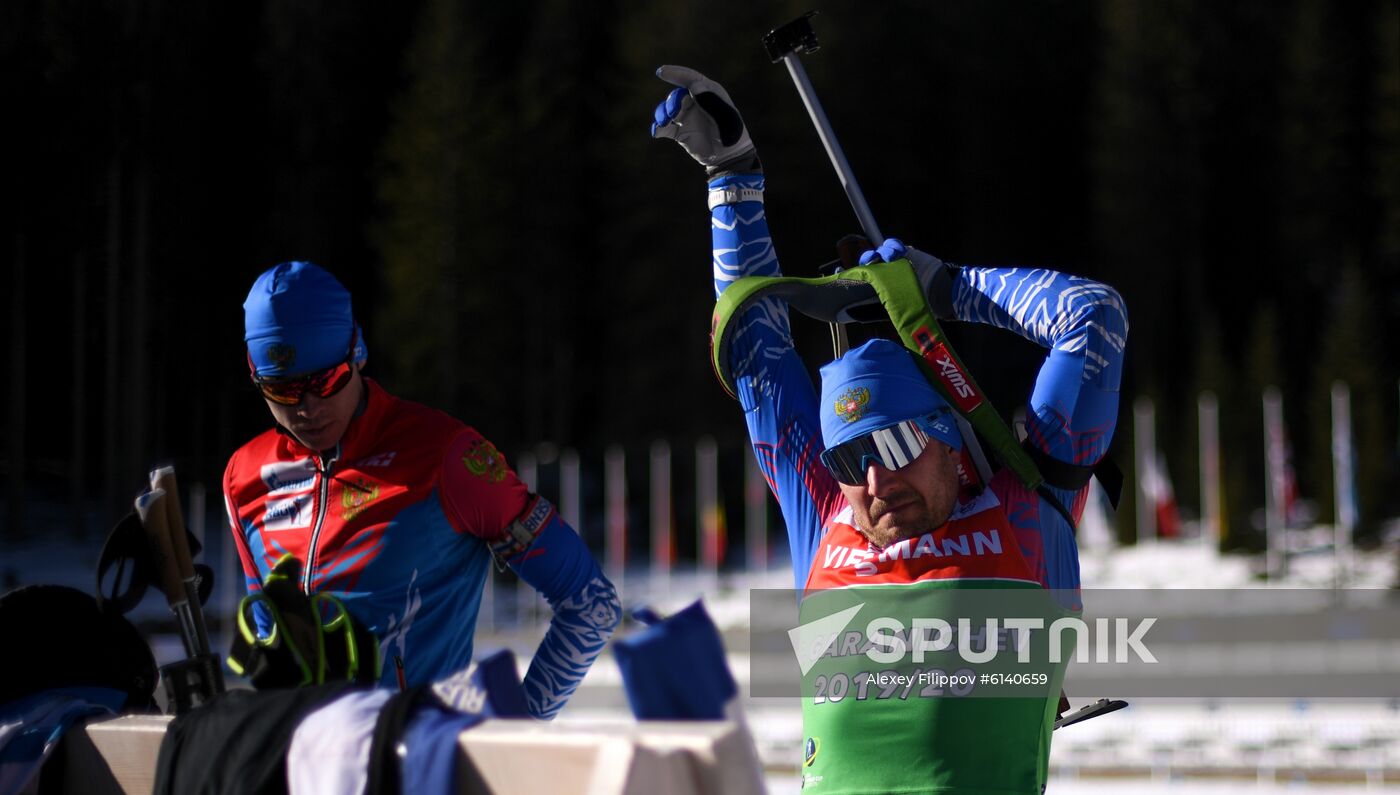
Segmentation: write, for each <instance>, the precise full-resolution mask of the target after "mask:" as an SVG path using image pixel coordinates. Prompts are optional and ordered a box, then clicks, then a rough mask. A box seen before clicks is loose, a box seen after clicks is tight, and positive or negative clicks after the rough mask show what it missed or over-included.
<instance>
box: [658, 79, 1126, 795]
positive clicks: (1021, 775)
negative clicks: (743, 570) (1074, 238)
mask: <svg viewBox="0 0 1400 795" xmlns="http://www.w3.org/2000/svg"><path fill="white" fill-rule="evenodd" d="M658 76H659V77H661V78H662V79H663V80H666V81H667V82H670V83H672V84H674V85H676V86H678V88H676V89H675V90H674V91H672V92H671V93H670V95H668V96H667V97H666V99H665V100H664V101H663V102H662V103H661V104H660V105H659V106H658V107H657V109H656V113H655V116H654V122H653V124H652V135H653V136H654V137H668V138H673V139H675V140H676V141H677V142H678V143H679V144H680V145H681V146H682V147H683V148H685V149H686V151H687V152H688V153H689V154H691V156H692V157H694V158H695V159H696V160H697V161H698V162H700V163H701V164H702V165H704V166H706V169H707V175H708V176H709V178H710V179H709V181H708V189H709V193H708V195H709V206H710V212H711V237H712V265H713V275H714V287H715V294H716V296H718V295H720V294H721V293H722V292H723V291H724V290H725V288H726V287H728V286H729V285H730V284H733V283H734V281H735V280H737V279H739V278H742V277H745V276H755V275H757V276H777V275H780V273H781V272H780V269H779V266H778V258H777V255H776V253H775V252H774V250H773V245H772V238H771V237H770V235H769V232H768V228H767V222H766V220H765V216H764V205H763V190H764V177H763V174H762V169H761V166H760V164H759V161H758V158H757V155H756V153H755V149H754V146H753V143H752V140H751V139H750V137H749V133H748V131H747V129H746V128H745V127H744V125H743V122H742V119H741V118H740V117H739V114H738V112H737V111H736V110H735V109H734V108H733V105H732V102H731V101H730V98H729V95H728V93H727V92H726V91H725V90H724V88H723V87H721V86H720V85H719V84H717V83H715V82H714V81H711V80H709V79H708V78H706V77H705V76H704V75H701V74H699V73H698V72H695V71H693V70H690V69H686V68H684V67H672V66H668V67H662V68H661V69H660V70H658ZM891 243H895V241H890V242H889V243H887V244H886V246H882V248H881V253H882V254H888V256H886V257H885V258H887V259H893V258H894V257H895V256H903V255H905V254H910V258H911V259H913V258H914V255H917V256H920V257H923V258H924V262H925V263H932V264H931V265H930V266H929V267H935V268H937V269H940V270H941V269H946V274H945V275H944V276H943V277H942V278H940V279H938V280H933V281H931V282H930V284H931V285H933V288H932V289H933V290H936V291H937V294H935V293H933V292H931V293H930V295H929V304H930V306H932V307H934V308H935V309H940V308H941V309H942V310H943V311H940V316H941V317H944V318H948V319H956V320H960V321H964V322H975V323H986V324H990V325H994V326H997V327H999V328H1003V329H1007V330H1009V331H1013V332H1015V333H1017V334H1019V335H1020V336H1022V337H1024V338H1026V339H1029V340H1032V341H1033V342H1036V343H1038V344H1039V345H1041V346H1043V347H1045V348H1048V349H1049V353H1048V355H1047V356H1046V359H1045V361H1044V363H1043V364H1042V365H1041V368H1040V372H1039V375H1038V377H1037V379H1036V383H1035V387H1034V389H1033V391H1032V393H1031V395H1030V399H1029V401H1028V404H1027V407H1026V410H1027V412H1026V432H1027V437H1028V438H1027V443H1028V444H1029V445H1030V446H1032V447H1033V448H1034V450H1035V451H1037V452H1038V453H1039V454H1041V455H1043V456H1045V457H1048V458H1049V459H1053V460H1054V461H1058V462H1062V463H1064V464H1069V465H1073V466H1076V467H1081V468H1088V467H1092V466H1093V465H1094V464H1096V463H1097V462H1098V461H1099V460H1100V459H1101V458H1102V457H1103V455H1104V454H1105V452H1106V451H1107V449H1108V445H1109V443H1110V441H1111V440H1112V436H1113V430H1114V427H1115V424H1116V419H1117V411H1118V385H1119V380H1120V375H1121V370H1122V359H1123V347H1124V343H1125V340H1126V337H1127V316H1126V312H1125V310H1124V307H1123V303H1122V301H1121V299H1120V298H1119V296H1118V294H1117V293H1116V292H1115V291H1114V290H1113V289H1112V288H1111V287H1108V286H1106V285H1103V284H1100V283H1097V282H1094V281H1091V280H1088V279H1083V278H1079V277H1074V276H1069V275H1066V274H1062V273H1057V272H1054V271H1049V270H1044V269H1029V268H978V267H962V268H958V267H955V266H951V265H945V264H944V263H941V262H938V261H937V260H934V259H933V258H931V257H928V256H927V255H923V254H920V253H918V252H912V251H909V250H906V249H904V248H903V247H902V245H893V246H891V245H890V244H891ZM886 249H889V251H888V252H887V251H886ZM739 322H740V323H741V327H740V328H739V329H738V330H737V331H736V332H734V333H733V335H732V337H731V338H730V339H731V342H730V344H729V367H730V371H731V372H730V375H731V376H732V377H733V380H734V386H735V392H736V394H737V397H738V399H739V402H740V404H741V406H742V407H743V410H744V416H745V419H746V421H747V424H748V429H749V436H750V439H751V441H752V444H753V450H754V454H755V456H756V457H757V459H758V462H759V465H760V467H761V469H762V471H763V473H764V476H765V477H766V479H767V481H768V485H769V487H770V488H771V489H772V491H773V493H774V495H775V496H776V497H777V499H778V501H779V503H780V506H781V508H782V513H783V518H784V520H785V523H786V525H787V533H788V542H789V549H790V551H791V554H792V562H793V574H794V586H795V587H796V588H797V589H798V590H799V591H800V592H801V593H802V601H801V607H800V613H801V620H802V622H803V623H804V624H806V623H808V622H810V621H813V620H817V619H820V618H822V617H824V616H829V615H832V614H833V613H834V612H835V611H837V610H839V609H842V608H844V607H846V606H847V605H850V604H852V603H854V602H859V601H862V600H866V598H867V596H874V595H876V594H878V595H879V601H880V605H881V609H888V608H891V607H894V608H896V609H897V608H898V606H899V605H900V604H907V605H908V606H909V609H911V610H914V611H918V610H921V609H923V607H920V606H919V605H927V604H928V602H927V601H926V600H927V599H928V598H929V596H930V595H933V596H943V597H952V598H962V597H963V596H965V595H966V594H969V593H972V592H975V591H978V590H985V589H996V590H998V591H999V592H1005V593H1008V594H1015V593H1017V592H1026V593H1032V594H1034V593H1043V592H1044V589H1054V591H1053V593H1055V594H1056V595H1060V596H1063V595H1065V594H1069V597H1068V598H1061V599H1059V603H1058V604H1056V605H1054V606H1052V608H1051V612H1053V611H1054V610H1062V611H1073V610H1076V609H1078V604H1077V594H1078V589H1079V560H1078V550H1077V548H1076V546H1075V541H1074V531H1073V528H1072V527H1071V526H1070V524H1069V523H1068V522H1067V521H1066V519H1065V518H1064V517H1063V516H1062V515H1061V513H1060V512H1059V511H1058V510H1055V509H1054V508H1053V507H1052V506H1050V505H1049V504H1048V503H1047V502H1046V500H1045V498H1044V497H1042V496H1041V495H1040V494H1037V493H1036V492H1034V491H1031V490H1028V489H1027V488H1025V487H1024V486H1023V485H1022V484H1021V482H1020V481H1019V480H1018V479H1017V478H1016V477H1015V476H1014V475H1013V474H1012V473H1011V472H1010V471H1009V470H1002V471H1001V472H999V473H997V474H996V475H995V476H994V477H993V478H992V480H991V482H990V484H988V485H987V487H986V488H985V489H982V490H980V491H975V492H974V491H973V490H970V489H962V490H960V489H959V480H960V476H963V475H964V474H965V471H964V469H962V468H961V467H960V466H959V465H958V464H956V463H951V462H956V461H957V460H958V454H957V453H958V450H959V448H961V446H962V445H961V437H960V436H959V435H958V431H957V429H956V426H955V425H954V424H953V423H952V422H951V415H950V413H949V412H950V409H949V408H948V406H947V404H946V402H944V401H943V399H942V398H941V397H939V396H938V395H937V394H936V393H935V392H934V391H933V389H932V387H930V386H929V384H928V382H927V380H925V379H924V378H923V376H922V374H921V373H920V372H919V370H918V369H917V367H916V365H915V364H914V362H913V360H912V358H911V356H910V355H909V354H908V353H907V352H906V351H904V349H903V348H902V347H900V346H898V345H897V344H896V343H891V342H888V341H883V340H872V341H871V342H870V343H867V344H866V345H863V346H860V347H858V348H856V349H854V350H852V351H851V352H849V353H847V354H846V355H845V356H844V357H842V358H841V359H839V360H837V361H836V362H833V363H831V364H828V365H827V366H826V367H824V368H823V371H822V385H821V395H820V398H819V397H818V393H817V392H816V390H815V389H814V388H813V384H812V381H811V379H810V377H809V376H808V374H807V370H806V368H805V366H804V364H803V362H802V361H801V359H800V358H799V356H798V354H797V352H796V350H795V348H794V346H793V341H792V336H791V333H790V330H789V325H788V309H787V307H786V305H784V304H783V303H781V302H780V301H778V300H775V299H763V300H760V301H759V302H757V303H756V304H754V305H753V306H752V307H751V308H749V309H748V310H746V312H745V313H744V315H743V317H742V318H740V320H739ZM901 357H902V358H901ZM925 473H926V474H927V478H928V480H927V481H918V482H914V481H911V480H910V478H913V477H916V476H919V477H923V476H924V474H925ZM838 477H839V478H841V480H840V481H838ZM966 480H967V479H966V477H962V481H963V483H964V484H965V483H966ZM950 494H951V497H950V496H949V495H950ZM1049 494H1050V496H1051V497H1053V498H1055V499H1057V500H1058V501H1059V502H1060V503H1061V505H1063V506H1066V507H1068V509H1069V512H1070V513H1071V514H1072V515H1073V517H1075V519H1076V520H1077V519H1078V517H1079V516H1080V515H1081V513H1082V511H1083V508H1084V503H1085V500H1086V498H1087V496H1088V486H1087V478H1086V482H1085V485H1083V486H1081V487H1078V488H1074V489H1064V488H1055V487H1053V486H1052V487H1050V488H1049ZM945 498H948V499H946V500H945ZM945 502H946V504H947V505H949V506H951V508H950V509H947V510H943V511H940V510H937V509H936V508H937V506H938V505H942V504H944V503H945ZM940 513H941V515H940ZM921 520H922V521H924V523H925V524H927V525H928V526H920V521H921ZM872 539H873V540H872ZM877 542H878V543H877ZM857 623H859V622H857ZM987 642H990V641H987ZM861 651H862V649H861V648H859V647H852V648H845V644H844V642H839V643H838V644H836V646H835V648H834V649H832V650H831V651H830V652H829V653H828V655H827V656H825V657H823V659H822V660H821V661H820V662H818V663H817V664H816V665H815V667H814V668H813V669H812V670H811V672H810V673H809V676H808V679H811V678H812V677H813V676H815V677H817V679H818V680H820V678H821V676H822V675H823V672H826V673H827V674H828V676H827V679H826V681H825V684H824V687H825V688H826V689H825V690H823V691H821V692H813V691H812V690H810V689H809V690H804V694H805V695H804V699H803V701H804V705H803V723H804V734H805V737H804V749H803V760H804V764H803V768H802V772H803V786H804V789H806V790H810V791H812V792H814V793H823V794H825V793H832V794H833V795H835V794H836V793H948V792H959V793H998V794H1000V793H1039V792H1041V791H1042V790H1043V789H1044V786H1045V781H1046V770H1047V760H1048V757H1049V750H1050V736H1051V734H1050V732H1051V730H1052V726H1053V720H1054V715H1055V707H1056V702H1057V700H1058V695H1059V683H1060V681H1061V679H1062V677H1063V674H1064V666H1063V665H1059V666H1053V667H1052V668H1050V669H1049V670H1047V671H1046V674H1047V677H1046V680H1045V681H1044V682H1043V684H1042V685H1041V686H1040V687H1039V688H1037V689H1036V690H1035V693H1036V694H1037V695H1034V696H1032V697H1025V698H976V697H968V696H971V695H972V694H973V693H975V690H976V687H977V686H978V685H974V688H973V690H972V691H971V692H968V693H962V692H959V691H960V690H964V689H966V688H965V687H964V686H962V685H957V686H950V685H944V684H940V683H939V682H937V681H931V682H929V683H928V684H923V683H915V684H914V686H913V687H910V688H908V689H904V690H900V691H899V692H897V693H892V694H891V695H890V696H889V697H881V694H882V693H885V692H886V690H885V686H884V685H883V684H882V682H881V680H880V678H879V677H880V676H881V673H882V672H881V671H878V670H875V668H872V667H871V666H870V665H869V664H868V662H867V661H868V658H867V657H865V656H864V655H863V654H861V653H860V652H861ZM842 666H846V667H845V668H843V667H842ZM851 666H854V667H851ZM857 669H860V670H857ZM1042 670H1044V669H1042ZM924 673H929V672H928V671H924ZM941 673H944V674H954V673H957V672H956V671H941ZM843 676H844V678H840V677H843ZM857 679H859V680H860V681H856V680H857ZM837 682H840V683H841V686H842V687H843V688H847V690H843V692H842V693H841V694H840V696H841V697H840V698H837V691H836V689H835V685H836V683H837ZM861 687H864V688H865V690H864V694H863V695H864V697H860V696H861V695H862V693H861V692H860V688H861ZM877 688H878V689H877Z"/></svg>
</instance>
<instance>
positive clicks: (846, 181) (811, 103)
mask: <svg viewBox="0 0 1400 795" xmlns="http://www.w3.org/2000/svg"><path fill="white" fill-rule="evenodd" d="M816 13H817V12H815V11H808V12H807V13H806V14H803V15H802V16H800V17H798V18H797V19H794V20H793V21H791V22H789V23H787V24H786V25H782V26H780V27H776V28H774V29H772V30H770V31H768V33H767V35H765V36H764V37H763V46H764V47H765V48H766V49H767V50H768V57H769V59H770V60H772V62H773V63H777V62H779V61H782V62H783V64H784V65H786V66H787V70H788V74H789V75H791V76H792V82H793V84H794V85H796V86H797V94H798V96H800V97H801V98H802V104H803V105H804V106H806V108H807V115H809V116H811V117H812V124H814V125H816V128H817V137H818V138H820V139H821V142H822V146H823V147H824V148H825V149H826V155H827V157H829V158H830V159H831V165H832V166H834V167H835V168H836V176H837V178H838V179H840V180H841V187H843V188H844V189H845V190H846V198H847V199H850V201H851V209H853V210H855V212H856V218H857V219H858V220H859V221H860V228H861V231H862V232H864V233H865V238H866V240H869V241H870V243H871V245H875V246H878V245H880V243H881V242H883V241H884V239H885V236H884V235H882V234H880V227H879V226H878V225H877V224H876V223H875V216H874V214H872V213H871V212H870V205H869V203H867V202H866V201H865V194H864V193H862V192H861V190H860V183H858V182H856V175H855V172H854V171H852V170H851V164H850V163H849V162H847V160H846V153H845V151H843V150H842V149H841V142H840V141H838V140H836V131H835V130H833V129H831V121H830V120H829V119H827V117H826V111H825V110H824V109H822V103H821V100H819V99H817V92H816V89H814V88H813V87H812V81H811V80H809V79H808V78H807V70H806V69H804V68H803V67H802V60H801V59H800V58H798V57H797V55H798V53H811V52H816V51H817V50H818V49H819V48H820V47H821V45H820V44H819V43H817V32H816V31H815V30H813V29H812V22H811V18H812V16H813V15H814V14H816ZM831 339H832V346H833V347H834V348H835V349H836V356H837V358H840V356H841V355H842V354H844V353H845V352H846V349H847V348H848V347H849V346H850V343H849V342H848V340H847V339H846V328H845V327H844V326H842V325H841V324H840V323H832V324H831Z"/></svg>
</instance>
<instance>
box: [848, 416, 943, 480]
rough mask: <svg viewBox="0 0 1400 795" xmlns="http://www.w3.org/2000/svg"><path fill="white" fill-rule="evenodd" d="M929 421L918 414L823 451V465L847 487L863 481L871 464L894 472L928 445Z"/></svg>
mask: <svg viewBox="0 0 1400 795" xmlns="http://www.w3.org/2000/svg"><path fill="white" fill-rule="evenodd" d="M926 421H927V420H925V419H924V418H923V417H916V418H915V419H912V420H904V421H903V422H898V423H895V424H894V425H891V426H889V427H888V428H881V429H880V430H878V431H871V432H870V433H867V434H864V435H862V436H857V437H856V438H854V439H851V440H850V441H846V442H842V443H841V444H838V445H836V446H835V447H832V448H829V449H827V450H825V451H823V452H822V456H821V458H822V464H824V465H825V466H826V468H827V471H828V472H830V473H831V476H832V477H834V478H836V480H837V482H838V483H844V484H846V485H847V486H860V485H862V484H864V483H865V472H866V470H867V469H868V468H869V467H870V465H871V464H872V463H875V464H879V465H880V466H882V467H884V468H885V469H888V470H890V471H891V472H894V471H896V470H899V469H903V468H904V467H907V466H909V465H910V464H912V463H914V459H916V458H918V457H919V454H920V453H922V452H923V451H924V448H926V447H928V444H929V438H930V437H929V435H928V433H927V432H926V431H925V430H924V423H925V422H926Z"/></svg>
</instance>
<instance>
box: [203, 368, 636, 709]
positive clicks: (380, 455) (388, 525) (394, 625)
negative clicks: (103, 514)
mask: <svg viewBox="0 0 1400 795" xmlns="http://www.w3.org/2000/svg"><path fill="white" fill-rule="evenodd" d="M365 389H366V400H365V402H364V404H363V409H362V410H361V412H360V413H359V414H358V415H356V416H355V418H354V419H352V420H351V422H350V425H349V428H348V429H347V430H346V432H345V435H344V436H343V437H342V438H341V440H340V442H339V443H338V444H337V445H336V447H335V449H334V450H328V451H322V452H320V453H318V452H316V451H312V450H309V449H307V448H305V447H303V446H302V445H301V444H300V443H299V442H297V440H296V439H295V438H293V437H292V436H291V435H290V434H289V433H287V432H285V431H284V430H282V429H281V428H273V429H270V430H268V431H266V432H264V433H262V434H260V435H259V436H257V437H256V438H254V439H253V440H252V441H250V442H248V443H247V444H245V445H243V446H242V447H241V448H239V449H238V451H237V452H235V453H234V454H233V456H232V457H231V458H230V459H229V463H228V467H227V469H226V471H225V473H224V484H223V485H224V498H225V502H226V507H227V509H228V515H229V517H230V523H231V525H232V530H233V537H234V540H235V542H236V544H237V546H238V553H239V557H240V558H241V560H242V563H243V573H244V575H245V577H246V578H247V586H248V590H249V591H250V592H251V591H256V590H258V589H259V588H260V587H261V586H260V584H261V582H262V581H263V579H264V578H265V577H266V576H267V574H268V572H269V571H270V570H271V568H272V566H273V565H275V564H276V562H277V561H278V560H279V559H280V558H281V557H282V556H283V555H287V554H290V555H293V556H295V557H296V558H297V559H299V560H300V561H301V562H302V589H303V590H304V591H306V592H307V593H312V592H318V591H326V592H329V593H332V594H334V595H336V596H337V597H339V598H340V599H341V600H342V601H343V602H344V603H345V606H346V608H347V609H348V610H349V611H350V612H351V614H353V615H354V616H355V617H356V618H357V619H359V621H361V622H362V623H363V624H364V625H365V626H366V627H367V628H368V629H369V630H370V631H372V632H373V633H375V635H376V636H377V637H378V638H379V642H380V662H381V665H382V666H383V670H384V679H383V683H384V684H386V685H391V684H393V683H394V682H395V679H396V673H395V670H394V666H393V665H383V663H384V662H385V661H386V660H388V659H390V658H391V656H398V657H400V658H401V659H402V660H403V662H404V668H405V675H406V678H407V680H408V682H409V684H411V685H412V684H419V683H424V682H429V681H433V680H435V679H438V678H441V677H443V676H446V675H447V674H450V673H452V672H454V671H457V670H459V669H461V668H464V667H466V665H467V664H468V663H469V662H470V661H471V656H472V643H473V635H474V632H475V628H476V618H477V612H478V610H479V608H480V605H481V593H482V588H483V586H484V584H485V582H486V578H487V576H488V575H489V572H490V566H491V565H492V559H493V558H495V559H496V560H498V561H500V562H502V563H505V564H508V565H510V566H511V567H512V568H513V569H515V570H516V572H517V573H518V574H520V576H521V577H522V579H525V580H526V581H527V582H529V583H530V584H531V585H533V586H535V588H536V589H537V590H539V591H540V592H541V593H543V594H544V596H545V597H546V599H547V600H548V601H549V603H550V605H551V607H553V608H554V616H553V618H552V619H551V622H550V629H549V632H548V633H547V634H546V636H545V639H544V641H542V642H541V644H540V647H539V649H538V650H537V652H536V654H535V657H534V659H533V661H532V663H531V666H530V670H529V672H528V673H527V675H526V677H525V690H526V694H527V697H528V698H529V701H530V707H531V711H532V713H534V714H535V715H536V716H537V717H552V716H553V715H554V714H556V713H557V712H558V711H559V709H561V708H562V707H563V705H564V702H565V700H567V698H568V696H569V695H570V694H571V693H572V692H573V690H574V689H575V688H576V687H577V686H578V682H579V681H580V680H581V679H582V677H583V674H584V673H585V672H586V671H587V669H588V667H589V666H590V665H591V664H592V662H593V659H594V658H596V657H597V655H598V653H599V652H600V651H601V650H602V647H603V645H604V643H605V642H606V640H607V638H608V636H609V635H611V633H612V631H613V629H614V628H615V627H616V625H617V622H618V618H619V613H620V608H619V604H618V601H617V594H616V591H615V590H614V589H613V586H612V584H611V583H610V582H608V580H607V579H606V578H605V577H604V576H603V574H602V573H601V571H600V570H599V568H598V565H597V563H596V562H595V561H594V560H593V557H592V556H591V555H590V554H589V552H588V549H587V548H586V546H585V545H584V543H583V541H582V540H581V539H580V538H579V537H578V534H577V533H575V532H574V531H573V529H572V528H570V527H569V526H568V525H567V524H565V523H564V522H563V521H562V520H561V519H560V518H559V516H558V514H557V512H556V511H555V510H554V508H553V506H551V505H550V504H549V502H548V501H547V500H545V499H544V498H542V497H539V496H537V495H534V494H531V493H530V492H529V490H528V489H527V488H526V486H525V484H524V483H523V482H522V481H521V480H520V479H519V478H518V477H517V476H516V474H515V473H514V472H513V471H512V470H511V469H510V467H509V466H508V465H507V464H506V461H505V458H504V456H502V455H501V453H500V452H499V451H497V450H496V448H495V447H494V446H493V445H492V444H491V443H490V442H489V441H487V440H486V439H485V438H483V437H482V436H481V434H479V433H477V432H476V430H474V429H473V428H471V427H470V426H468V425H465V424H463V423H462V422H461V421H459V420H457V419H455V418H453V417H451V416H449V415H447V414H445V413H443V412H440V411H437V410H435V409H431V408H428V407H427V406H423V405H420V404H417V403H413V402H410V401H407V400H401V399H399V398H396V397H394V396H392V395H390V394H389V393H387V392H385V391H384V389H383V388H382V387H381V386H379V385H378V384H377V383H376V382H374V381H373V380H370V379H365Z"/></svg>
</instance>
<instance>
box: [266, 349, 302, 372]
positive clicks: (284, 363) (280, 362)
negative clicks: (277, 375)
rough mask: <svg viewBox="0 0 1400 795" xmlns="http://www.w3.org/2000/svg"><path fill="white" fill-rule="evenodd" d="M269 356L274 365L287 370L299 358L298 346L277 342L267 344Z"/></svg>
mask: <svg viewBox="0 0 1400 795" xmlns="http://www.w3.org/2000/svg"><path fill="white" fill-rule="evenodd" d="M267 358H268V360H269V361H271V362H272V364H273V366H274V367H277V368H278V369H282V370H285V369H287V368H289V367H291V366H292V364H293V363H295V362H296V360H297V348H296V346H295V345H287V344H284V343H277V344H275V345H269V346H267Z"/></svg>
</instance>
